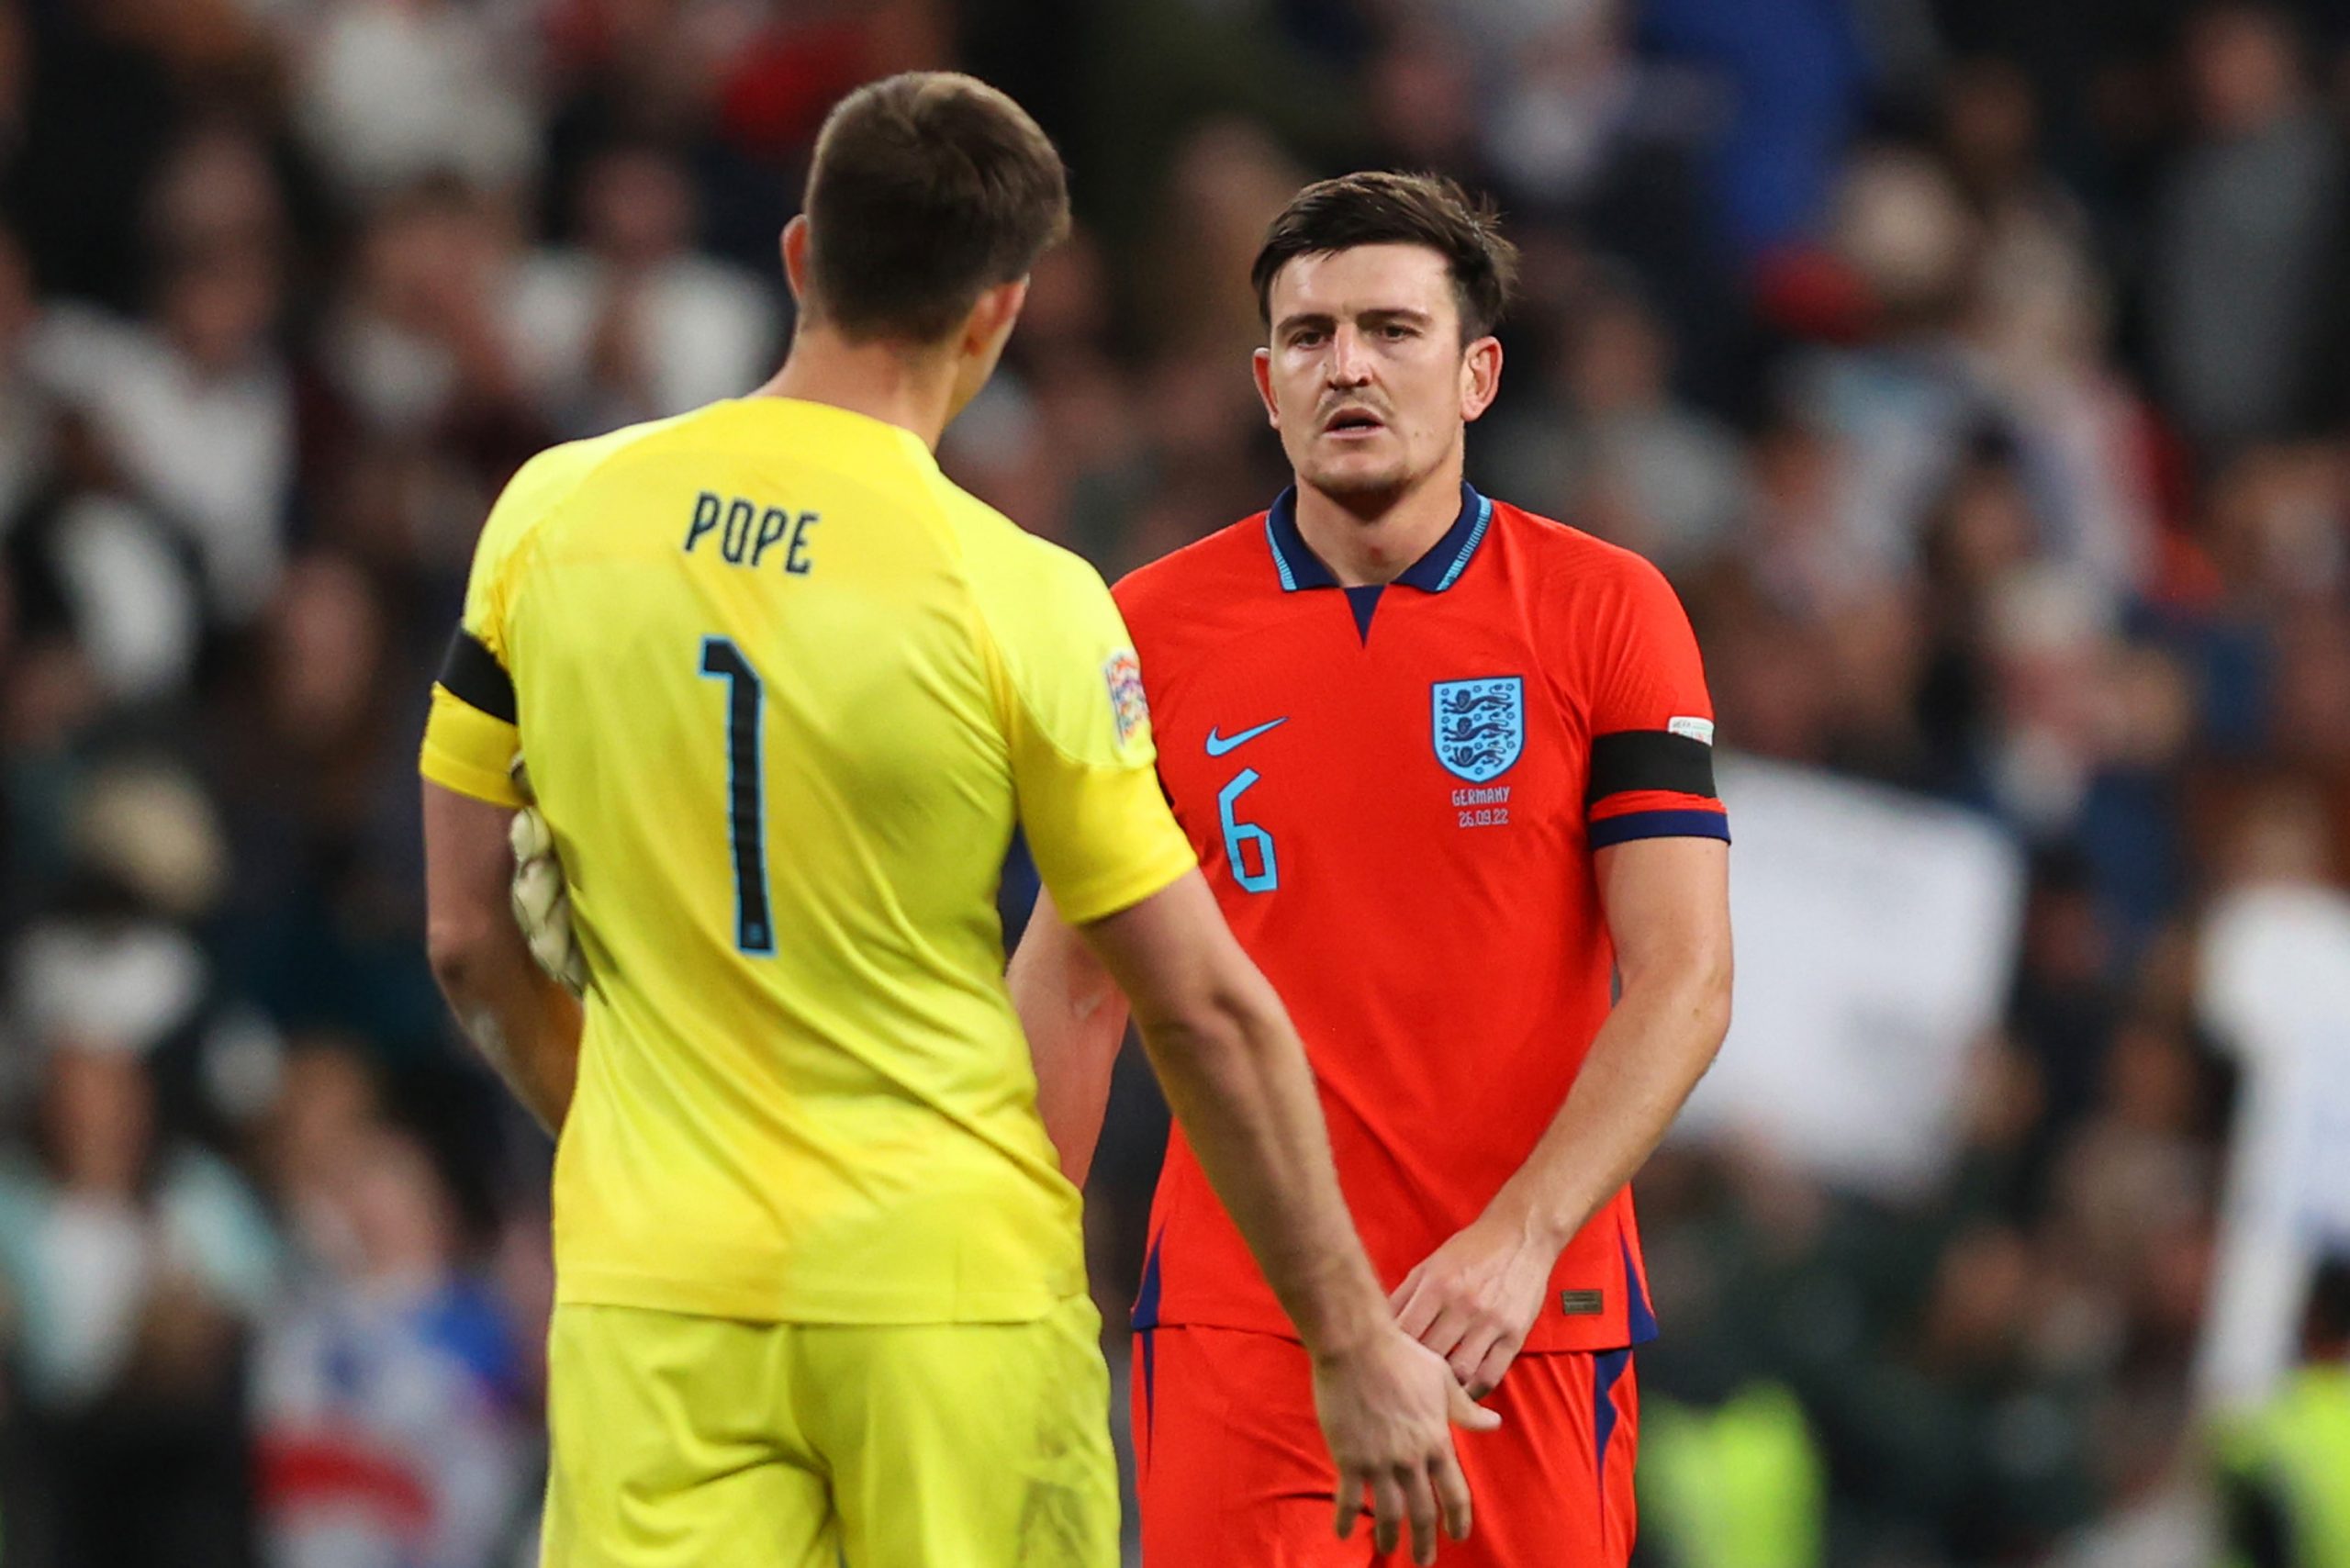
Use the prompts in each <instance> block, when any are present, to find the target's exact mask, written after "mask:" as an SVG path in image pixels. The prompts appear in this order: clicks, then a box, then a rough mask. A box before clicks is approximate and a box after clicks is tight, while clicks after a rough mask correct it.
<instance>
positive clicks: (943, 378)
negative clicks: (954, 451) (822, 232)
mask: <svg viewBox="0 0 2350 1568" xmlns="http://www.w3.org/2000/svg"><path fill="white" fill-rule="evenodd" d="M752 396H753V397H755V398H798V399H800V401H802V402H807V403H828V404H830V405H832V406H833V407H834V408H835V409H847V410H848V411H849V412H850V413H852V414H863V415H865V416H866V417H867V419H875V420H880V421H881V422H882V423H884V424H890V425H896V426H897V427H898V428H899V429H900V430H905V431H912V432H913V433H914V434H915V436H917V437H918V438H920V440H921V442H922V443H923V445H924V446H926V447H929V448H930V449H931V450H932V451H934V452H935V451H937V450H938V438H939V436H940V435H941V434H942V433H943V432H944V431H946V421H947V420H948V418H949V417H950V416H951V415H952V414H953V412H954V404H955V365H954V364H953V362H952V361H951V360H949V359H947V358H946V357H945V356H943V355H918V354H911V353H907V352H906V351H905V350H904V349H903V348H902V347H901V346H898V345H896V344H891V343H885V342H872V343H853V342H849V341H848V340H846V339H845V338H843V337H841V336H839V335H838V334H836V333H834V332H829V331H826V330H822V329H821V328H814V329H810V328H803V329H802V330H800V332H799V334H798V335H797V336H795V337H794V338H793V339H792V342H791V353H789V355H788V356H787V357H786V358H785V360H784V362H783V368H782V369H781V370H778V371H777V372H776V373H775V375H774V376H773V378H771V379H770V380H769V381H768V382H767V385H766V386H762V387H760V388H759V389H758V390H757V391H756V392H755V393H753V394H752Z"/></svg>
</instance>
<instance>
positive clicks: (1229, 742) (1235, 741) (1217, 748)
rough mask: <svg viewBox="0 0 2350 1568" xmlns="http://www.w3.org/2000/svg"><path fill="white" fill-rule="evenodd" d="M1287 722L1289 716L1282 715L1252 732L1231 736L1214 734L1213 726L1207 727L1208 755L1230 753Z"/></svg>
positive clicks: (1260, 725)
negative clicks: (1233, 749)
mask: <svg viewBox="0 0 2350 1568" xmlns="http://www.w3.org/2000/svg"><path fill="white" fill-rule="evenodd" d="M1288 722H1289V715H1288V714H1286V713H1284V714H1282V715H1281V717H1280V718H1278V719H1273V720H1270V721H1268V722H1265V723H1261V724H1259V725H1258V726H1257V727H1256V728H1255V729H1253V730H1243V731H1241V732H1240V733H1239V734H1237V735H1231V736H1225V735H1219V734H1216V733H1215V727H1214V725H1210V726H1209V727H1208V755H1209V756H1223V755H1224V754H1225V752H1228V751H1230V750H1231V749H1232V748H1233V747H1235V746H1237V745H1247V744H1248V742H1250V741H1253V740H1255V739H1256V738H1257V737H1258V736H1259V735H1261V734H1264V733H1265V732H1266V731H1267V730H1270V729H1271V728H1273V727H1274V726H1275V725H1277V724H1286V723H1288Z"/></svg>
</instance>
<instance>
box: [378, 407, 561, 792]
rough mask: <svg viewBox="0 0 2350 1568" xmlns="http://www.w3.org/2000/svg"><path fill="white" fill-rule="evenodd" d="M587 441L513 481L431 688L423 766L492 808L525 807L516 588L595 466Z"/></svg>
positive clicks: (481, 547)
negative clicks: (512, 644)
mask: <svg viewBox="0 0 2350 1568" xmlns="http://www.w3.org/2000/svg"><path fill="white" fill-rule="evenodd" d="M587 445H588V443H580V444H577V445H572V446H559V447H555V448H554V449H552V450H550V451H547V452H543V453H541V454H539V455H538V456H536V457H533V458H532V459H531V461H530V462H528V463H526V464H524V465H522V466H521V468H520V470H519V471H518V472H517V473H516V474H515V476H514V477H513V478H512V479H511V480H510V481H509V482H508V484H507V487H506V488H505V490H504V492H503V493H501V494H500V495H499V496H498V504H497V505H496V506H494V507H492V508H491V509H490V513H489V521H487V522H486V523H484V524H483V525H482V531H481V539H480V541H479V542H478V543H476V545H475V546H474V564H473V570H472V572H471V574H470V575H469V576H468V577H466V579H465V608H464V618H463V620H462V621H461V622H460V623H459V625H458V628H457V633H456V635H455V637H454V638H453V639H452V640H451V643H450V645H449V656H448V658H447V660H446V661H445V662H444V663H443V664H442V668H441V675H440V678H438V679H436V680H435V681H434V682H433V683H432V710H431V715H430V716H429V717H428V718H427V719H426V721H425V726H424V745H423V750H422V754H421V756H420V757H419V758H418V763H417V768H418V771H419V772H420V773H422V774H423V776H424V777H425V778H429V779H431V781H432V782H433V783H435V784H439V785H442V786H443V787H444V788H447V789H451V790H455V791H456V792H457V793H459V794H461V795H469V796H471V797H473V798H474V799H475V800H476V801H487V802H488V803H489V804H491V805H493V806H506V807H509V808H516V809H519V808H520V806H521V805H522V803H523V802H522V797H521V794H520V791H518V790H516V789H515V787H514V781H513V779H512V778H511V777H510V776H509V772H508V769H509V767H510V766H511V765H512V763H513V760H514V754H515V752H516V751H517V750H518V749H520V745H521V736H520V730H519V728H518V724H519V715H518V713H517V711H516V707H515V700H514V680H513V676H512V674H511V669H510V663H509V655H508V651H507V620H508V614H509V610H510V607H511V604H512V601H513V597H514V591H515V585H516V583H517V581H518V579H519V578H520V576H521V575H522V568H523V566H524V565H525V564H526V562H527V560H528V557H529V554H530V552H529V548H528V546H529V544H530V543H531V541H532V537H533V536H534V534H535V532H536V531H537V529H538V527H539V525H540V524H541V523H542V522H543V521H545V519H546V517H547V515H548V514H549V513H550V512H551V511H553V510H554V508H555V506H556V505H557V504H559V503H560V502H561V501H562V499H563V498H565V496H567V495H568V494H570V492H571V490H572V489H573V487H575V486H576V484H577V482H578V479H579V476H580V475H581V474H582V473H583V472H584V471H585V469H586V467H587V466H588V463H589V462H590V461H591V460H592V456H593V454H592V453H591V452H589V451H588V450H585V448H586V446H587Z"/></svg>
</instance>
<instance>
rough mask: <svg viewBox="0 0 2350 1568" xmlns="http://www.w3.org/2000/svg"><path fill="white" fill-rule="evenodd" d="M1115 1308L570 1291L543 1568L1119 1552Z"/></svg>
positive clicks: (999, 1562) (1073, 1566) (1005, 1565)
mask: <svg viewBox="0 0 2350 1568" xmlns="http://www.w3.org/2000/svg"><path fill="white" fill-rule="evenodd" d="M1100 1333H1101V1318H1100V1316H1098V1315H1097V1314H1096V1313H1095V1312H1094V1310H1093V1304H1092V1303H1091V1301H1089V1300H1087V1299H1086V1298H1084V1297H1082V1296H1074V1297H1071V1298H1070V1299H1069V1300H1068V1301H1065V1302H1063V1303H1062V1304H1061V1305H1060V1306H1058V1307H1057V1308H1056V1309H1055V1310H1054V1312H1053V1313H1052V1314H1051V1315H1050V1316H1046V1317H1043V1318H1040V1319H1038V1320H1036V1321H1035V1322H1033V1323H1004V1324H971V1323H958V1324H939V1325H935V1326H928V1325H915V1326H899V1327H864V1326H857V1325H839V1326H835V1325H824V1324H792V1323H776V1324H760V1323H741V1322H735V1321H733V1320H731V1319H726V1318H716V1317H698V1316H687V1315H684V1314H679V1313H668V1312H652V1311H645V1310H642V1309H639V1308H636V1307H621V1306H588V1305H561V1306H557V1307H556V1308H555V1313H554V1325H553V1327H552V1328H551V1330H550V1332H549V1335H548V1346H547V1381H548V1395H547V1428H548V1436H549V1439H550V1442H551V1446H552V1450H553V1452H552V1457H551V1462H550V1465H549V1473H548V1481H547V1505H546V1522H545V1525H544V1534H543V1555H542V1558H541V1562H542V1563H543V1568H836V1565H837V1564H838V1563H839V1562H841V1561H842V1560H843V1557H844V1555H845V1559H846V1561H847V1562H850V1563H853V1564H855V1565H856V1568H1015V1565H1017V1568H1115V1565H1116V1563H1117V1562H1118V1479H1117V1469H1116V1464H1115V1462H1114V1461H1113V1459H1112V1457H1111V1452H1110V1433H1109V1428H1108V1424H1107V1423H1108V1413H1109V1398H1110V1393H1109V1373H1108V1370H1107V1369H1106V1368H1105V1367H1104V1366H1103V1365H1102V1351H1101V1346H1100V1338H1099V1336H1100Z"/></svg>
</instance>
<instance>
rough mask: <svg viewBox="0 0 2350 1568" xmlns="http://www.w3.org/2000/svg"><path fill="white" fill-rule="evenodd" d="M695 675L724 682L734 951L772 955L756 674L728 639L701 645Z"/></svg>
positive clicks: (708, 639)
mask: <svg viewBox="0 0 2350 1568" xmlns="http://www.w3.org/2000/svg"><path fill="white" fill-rule="evenodd" d="M701 673H702V674H703V675H705V676H710V677H713V678H719V679H722V680H724V681H725V682H726V824H727V832H728V837H729V840H730V842H731V843H732V845H733V851H734V946H737V947H739V948H740V949H742V950H743V951H744V952H745V953H753V954H756V955H758V956H760V957H762V958H764V957H768V956H771V955H772V954H773V953H774V952H775V923H774V921H773V919H772V918H771V917H770V916H769V914H768V905H767V801H766V794H767V773H766V770H765V768H764V767H762V766H761V761H760V747H759V716H760V705H761V699H762V697H763V695H764V691H763V689H762V688H761V687H760V685H759V672H758V671H757V670H755V669H753V668H752V667H751V661H750V660H748V659H746V658H744V656H743V650H742V649H740V648H738V647H736V646H735V645H734V640H733V638H732V637H704V638H703V639H702V640H701Z"/></svg>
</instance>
